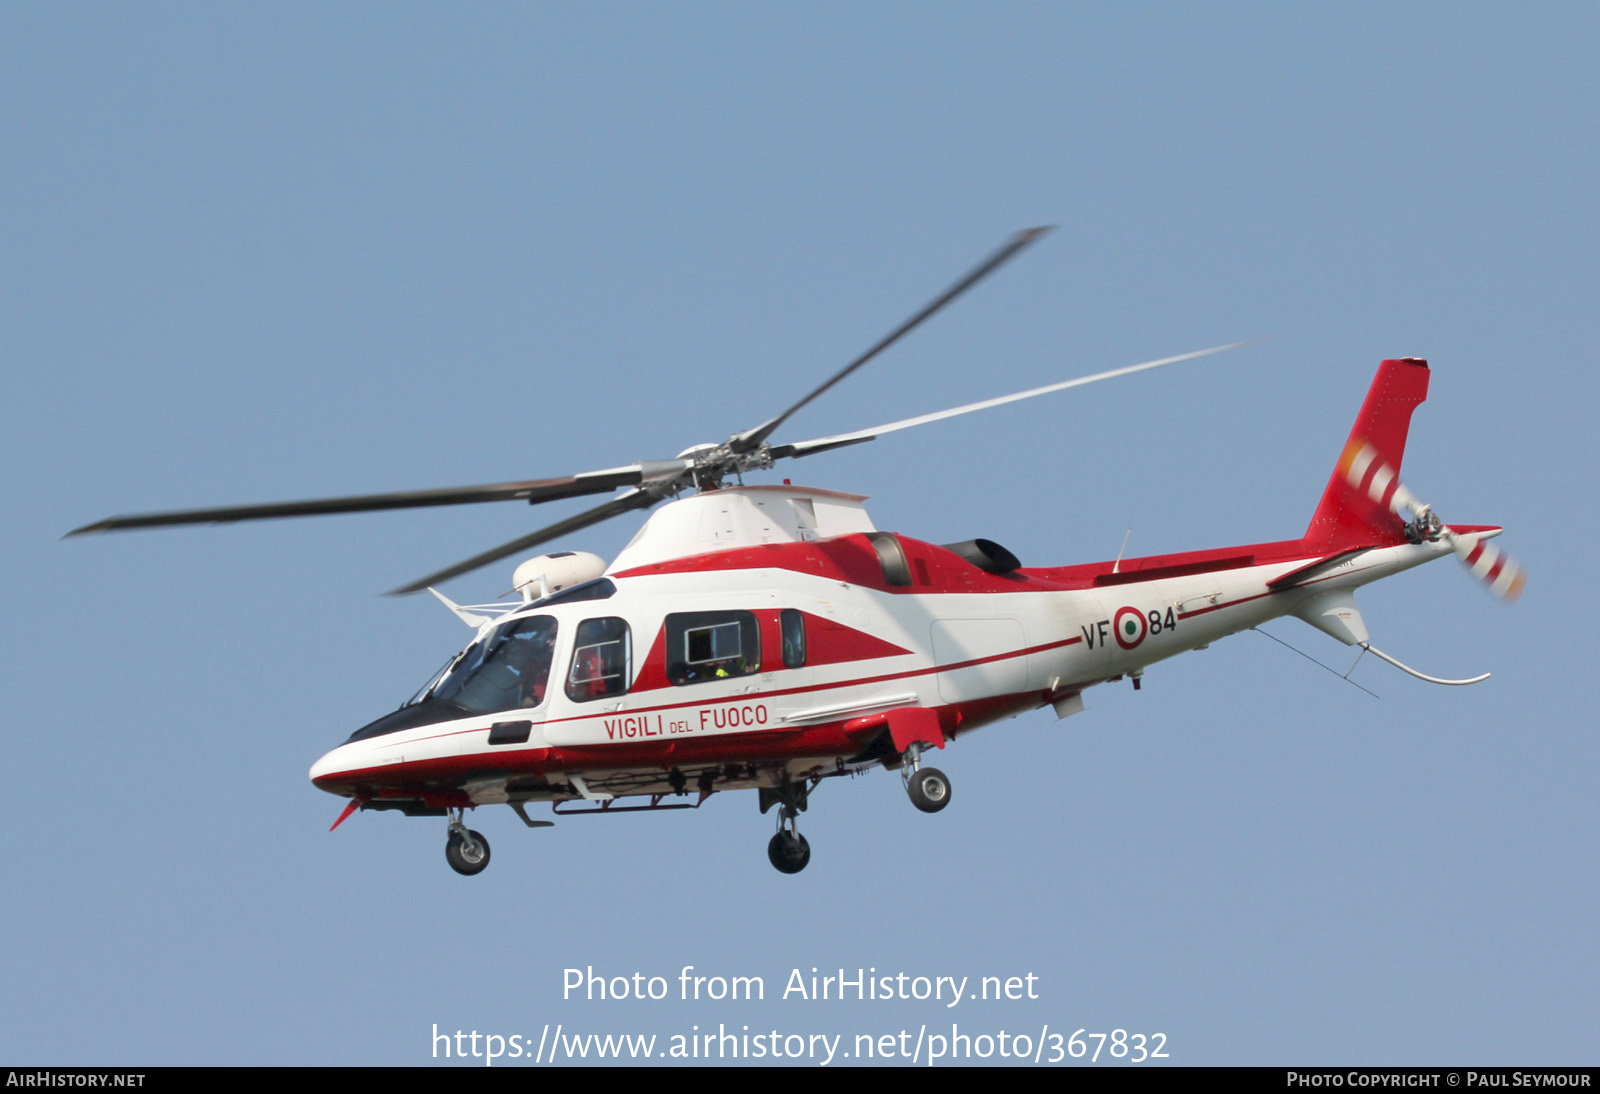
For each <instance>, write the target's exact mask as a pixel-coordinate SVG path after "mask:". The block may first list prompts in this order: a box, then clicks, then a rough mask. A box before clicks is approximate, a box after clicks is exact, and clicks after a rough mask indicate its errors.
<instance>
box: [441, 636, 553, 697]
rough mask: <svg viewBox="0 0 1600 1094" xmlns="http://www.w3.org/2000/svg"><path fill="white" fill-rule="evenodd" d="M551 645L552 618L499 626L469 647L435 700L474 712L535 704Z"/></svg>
mask: <svg viewBox="0 0 1600 1094" xmlns="http://www.w3.org/2000/svg"><path fill="white" fill-rule="evenodd" d="M555 645H556V620H555V617H554V616H549V615H534V616H527V617H525V618H522V619H514V620H511V621H510V622H508V623H503V624H501V625H500V626H499V627H496V628H495V629H494V630H493V631H491V632H490V634H489V636H488V637H487V638H485V639H484V640H483V641H481V642H479V643H477V644H476V645H474V646H472V647H470V648H468V650H467V651H466V654H465V655H464V656H463V657H462V659H461V663H460V664H459V665H457V666H456V667H455V669H454V670H453V671H451V672H450V674H449V675H448V676H447V677H446V678H445V679H444V681H443V682H442V683H440V684H439V685H437V687H436V688H435V690H434V696H435V697H436V698H439V699H443V700H445V701H448V702H453V703H456V704H458V705H460V706H463V707H466V708H467V709H468V710H471V711H476V712H488V711H497V710H516V709H521V708H529V707H536V706H539V705H540V704H542V703H543V702H544V700H545V692H546V691H547V689H548V687H549V684H550V666H551V661H552V659H553V657H554V655H555Z"/></svg>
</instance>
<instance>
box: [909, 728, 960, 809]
mask: <svg viewBox="0 0 1600 1094" xmlns="http://www.w3.org/2000/svg"><path fill="white" fill-rule="evenodd" d="M900 775H901V777H902V778H903V779H904V780H905V784H906V796H907V797H909V798H910V799H911V804H912V805H914V806H916V807H917V808H918V809H920V810H922V811H923V812H924V813H937V812H938V811H939V810H941V809H943V808H944V807H945V806H947V805H949V804H950V779H949V778H948V777H947V776H946V775H945V773H944V772H943V771H940V770H939V769H938V768H937V767H923V766H922V746H921V745H920V744H914V745H912V746H911V747H910V748H908V749H906V753H905V766H903V767H902V768H901V769H900Z"/></svg>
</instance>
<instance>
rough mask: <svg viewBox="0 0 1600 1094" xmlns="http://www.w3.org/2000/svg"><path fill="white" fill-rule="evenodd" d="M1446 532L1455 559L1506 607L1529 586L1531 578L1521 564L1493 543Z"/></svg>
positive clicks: (1485, 538) (1484, 538)
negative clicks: (1454, 553) (1504, 603)
mask: <svg viewBox="0 0 1600 1094" xmlns="http://www.w3.org/2000/svg"><path fill="white" fill-rule="evenodd" d="M1446 531H1447V534H1448V535H1449V539H1450V546H1451V547H1454V548H1455V552H1456V555H1457V556H1458V557H1459V558H1460V559H1461V561H1462V562H1463V563H1465V564H1466V567H1467V570H1468V571H1469V572H1470V573H1471V574H1472V576H1473V577H1475V578H1477V579H1478V580H1479V581H1481V582H1483V584H1484V587H1485V588H1487V589H1488V590H1489V592H1490V593H1491V594H1493V595H1494V596H1495V597H1497V598H1498V599H1500V600H1504V601H1506V602H1507V603H1511V602H1513V601H1515V600H1516V599H1517V598H1518V597H1519V596H1521V595H1522V588H1523V586H1524V585H1526V584H1527V583H1528V574H1527V571H1525V570H1524V569H1523V568H1522V564H1521V563H1519V562H1518V561H1517V560H1516V559H1514V558H1512V557H1511V556H1510V555H1508V554H1507V553H1506V552H1504V551H1502V550H1501V549H1500V548H1498V547H1496V546H1495V545H1494V544H1492V543H1490V542H1489V540H1488V539H1487V537H1484V536H1477V537H1473V536H1465V535H1456V534H1455V533H1453V532H1449V531H1448V529H1447V530H1446Z"/></svg>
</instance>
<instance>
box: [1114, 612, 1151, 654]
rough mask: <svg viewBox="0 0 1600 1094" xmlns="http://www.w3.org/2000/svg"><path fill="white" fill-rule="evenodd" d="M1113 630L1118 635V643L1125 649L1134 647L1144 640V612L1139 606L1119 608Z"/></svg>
mask: <svg viewBox="0 0 1600 1094" xmlns="http://www.w3.org/2000/svg"><path fill="white" fill-rule="evenodd" d="M1111 630H1112V633H1114V634H1115V635H1116V636H1117V645H1119V646H1121V647H1122V648H1123V649H1125V650H1131V649H1133V647H1135V646H1137V645H1138V644H1139V643H1140V642H1143V641H1144V632H1145V621H1144V613H1143V612H1141V611H1139V609H1138V608H1118V609H1117V614H1116V618H1114V619H1113V620H1112V621H1111Z"/></svg>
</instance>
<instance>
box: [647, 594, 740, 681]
mask: <svg viewBox="0 0 1600 1094" xmlns="http://www.w3.org/2000/svg"><path fill="white" fill-rule="evenodd" d="M666 632H667V679H668V680H670V681H672V682H673V683H674V684H679V685H682V684H702V683H705V682H706V681H708V680H725V679H728V678H729V677H733V676H748V675H750V674H751V673H753V672H760V671H761V630H760V628H759V627H758V626H757V625H756V617H755V615H754V614H753V613H751V612H678V613H675V614H673V615H669V616H667V624H666Z"/></svg>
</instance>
